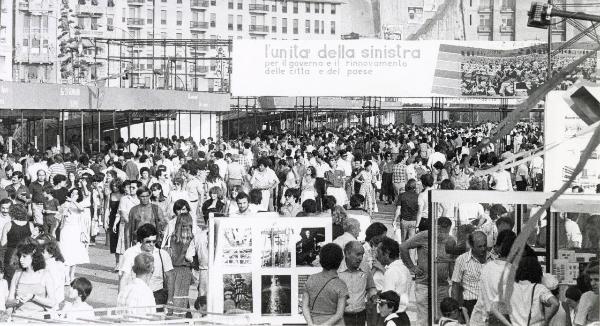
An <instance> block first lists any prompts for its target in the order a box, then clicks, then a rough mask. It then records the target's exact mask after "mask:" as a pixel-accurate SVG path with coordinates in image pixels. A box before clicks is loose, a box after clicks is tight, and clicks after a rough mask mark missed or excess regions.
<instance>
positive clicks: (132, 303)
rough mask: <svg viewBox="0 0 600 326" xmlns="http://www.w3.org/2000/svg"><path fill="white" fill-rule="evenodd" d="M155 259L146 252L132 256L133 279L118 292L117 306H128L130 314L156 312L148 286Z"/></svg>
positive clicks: (154, 302)
mask: <svg viewBox="0 0 600 326" xmlns="http://www.w3.org/2000/svg"><path fill="white" fill-rule="evenodd" d="M154 263H155V259H154V258H153V257H152V255H150V254H148V253H145V252H144V253H139V254H136V256H135V257H134V258H133V263H132V270H133V271H135V273H134V274H135V275H134V277H135V278H134V279H133V280H131V282H130V283H129V284H128V285H127V286H126V287H124V288H123V289H122V291H120V292H119V295H118V296H117V307H128V308H131V309H128V313H129V314H132V315H146V314H151V313H156V309H155V308H153V306H155V305H156V304H157V302H156V301H155V298H154V296H153V294H152V290H151V288H150V287H149V284H150V282H151V277H152V275H153V272H154ZM150 307H152V308H150Z"/></svg>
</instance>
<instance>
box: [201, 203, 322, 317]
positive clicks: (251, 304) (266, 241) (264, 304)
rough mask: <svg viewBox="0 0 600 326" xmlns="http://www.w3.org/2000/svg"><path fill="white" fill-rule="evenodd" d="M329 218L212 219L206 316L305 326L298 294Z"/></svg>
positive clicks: (310, 270)
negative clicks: (231, 316) (228, 316)
mask: <svg viewBox="0 0 600 326" xmlns="http://www.w3.org/2000/svg"><path fill="white" fill-rule="evenodd" d="M331 223H332V221H331V219H330V218H314V217H306V218H279V217H272V215H271V216H268V215H267V216H261V214H257V216H252V217H250V218H248V217H244V218H230V217H222V218H213V219H211V220H210V225H209V227H210V229H209V234H210V235H212V236H211V237H210V240H209V265H208V271H209V287H208V298H207V299H208V311H209V312H213V313H219V314H225V315H232V314H245V315H246V316H248V318H249V321H251V322H253V323H277V324H281V323H283V322H285V323H303V322H304V317H303V316H302V309H301V307H302V298H301V296H302V288H303V286H304V283H305V282H306V279H307V278H308V276H309V275H311V274H314V273H318V272H320V271H321V270H322V269H321V267H315V266H314V264H315V262H316V260H317V259H318V258H317V255H318V253H319V250H320V249H321V246H322V245H324V244H325V243H328V242H331V241H332V239H331Z"/></svg>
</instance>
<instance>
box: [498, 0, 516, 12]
mask: <svg viewBox="0 0 600 326" xmlns="http://www.w3.org/2000/svg"><path fill="white" fill-rule="evenodd" d="M500 8H501V9H502V10H514V8H515V0H502V5H501V6H500Z"/></svg>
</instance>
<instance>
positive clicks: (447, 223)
mask: <svg viewBox="0 0 600 326" xmlns="http://www.w3.org/2000/svg"><path fill="white" fill-rule="evenodd" d="M437 224H438V225H439V226H440V227H441V228H449V227H451V226H452V220H451V219H449V218H447V217H445V216H440V217H439V218H438V221H437Z"/></svg>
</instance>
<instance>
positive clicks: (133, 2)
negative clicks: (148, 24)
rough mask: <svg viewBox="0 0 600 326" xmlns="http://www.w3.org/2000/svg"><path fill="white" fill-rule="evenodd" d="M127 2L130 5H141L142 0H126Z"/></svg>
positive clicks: (142, 3)
mask: <svg viewBox="0 0 600 326" xmlns="http://www.w3.org/2000/svg"><path fill="white" fill-rule="evenodd" d="M127 4H128V5H130V6H143V5H144V0H127Z"/></svg>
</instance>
